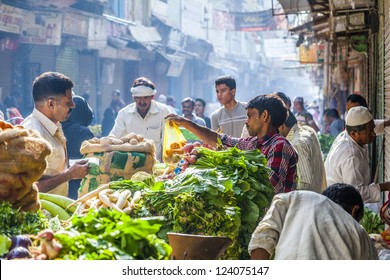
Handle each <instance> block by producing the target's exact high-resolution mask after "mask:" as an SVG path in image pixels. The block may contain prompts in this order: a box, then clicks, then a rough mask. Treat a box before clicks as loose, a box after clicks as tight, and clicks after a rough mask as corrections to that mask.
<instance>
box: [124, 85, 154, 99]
mask: <svg viewBox="0 0 390 280" xmlns="http://www.w3.org/2000/svg"><path fill="white" fill-rule="evenodd" d="M130 91H131V93H132V94H133V96H135V97H145V96H151V95H155V94H156V93H157V90H155V89H152V88H150V87H147V86H136V87H132V88H131V90H130Z"/></svg>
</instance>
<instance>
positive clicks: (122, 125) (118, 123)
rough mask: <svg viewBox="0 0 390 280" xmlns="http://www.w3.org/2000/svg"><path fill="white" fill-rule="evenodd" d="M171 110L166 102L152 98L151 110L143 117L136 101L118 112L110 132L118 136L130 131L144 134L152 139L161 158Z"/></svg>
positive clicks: (157, 155) (158, 156) (146, 137)
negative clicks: (166, 118) (166, 123)
mask: <svg viewBox="0 0 390 280" xmlns="http://www.w3.org/2000/svg"><path fill="white" fill-rule="evenodd" d="M169 114H170V110H169V109H168V107H167V106H166V105H165V104H162V103H159V102H156V101H154V100H152V103H151V105H150V108H149V111H148V113H147V114H146V116H145V118H142V117H141V115H140V114H139V113H138V111H137V107H136V104H135V103H132V104H130V105H127V106H126V107H125V108H123V109H122V110H120V111H119V112H118V116H117V118H116V120H115V124H114V127H113V128H112V130H111V132H110V134H112V135H115V136H116V137H117V138H120V137H123V136H126V135H127V134H129V133H132V132H133V133H136V134H142V135H143V136H144V138H145V139H151V140H153V141H154V144H155V145H156V157H157V159H158V160H161V156H162V145H163V139H164V128H165V117H166V116H167V115H169Z"/></svg>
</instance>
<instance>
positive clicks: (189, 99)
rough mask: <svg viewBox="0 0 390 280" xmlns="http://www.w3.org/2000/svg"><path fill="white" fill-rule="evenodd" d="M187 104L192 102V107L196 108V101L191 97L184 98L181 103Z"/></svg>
mask: <svg viewBox="0 0 390 280" xmlns="http://www.w3.org/2000/svg"><path fill="white" fill-rule="evenodd" d="M187 102H190V103H191V104H192V107H194V106H195V101H194V99H192V98H191V97H186V98H184V99H183V100H182V101H181V104H182V105H183V103H187Z"/></svg>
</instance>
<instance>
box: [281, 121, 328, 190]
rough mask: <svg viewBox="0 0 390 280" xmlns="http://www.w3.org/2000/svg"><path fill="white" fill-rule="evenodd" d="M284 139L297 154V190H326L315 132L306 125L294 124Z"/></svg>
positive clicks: (320, 154)
mask: <svg viewBox="0 0 390 280" xmlns="http://www.w3.org/2000/svg"><path fill="white" fill-rule="evenodd" d="M286 138H287V140H289V141H290V142H291V144H292V145H293V146H294V148H295V150H296V151H297V153H298V163H297V172H298V184H297V189H299V190H309V191H314V192H317V193H322V191H323V190H324V189H325V188H326V176H325V168H324V161H323V159H322V152H321V146H320V143H319V141H318V138H317V134H316V132H315V131H314V129H312V128H311V127H309V126H307V125H298V124H295V125H294V126H293V127H292V128H291V130H290V132H289V134H288V135H287V137H286Z"/></svg>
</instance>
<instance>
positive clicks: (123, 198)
mask: <svg viewBox="0 0 390 280" xmlns="http://www.w3.org/2000/svg"><path fill="white" fill-rule="evenodd" d="M130 196H131V191H130V190H124V191H122V192H121V193H120V195H119V197H118V201H117V202H116V206H117V207H118V208H119V209H123V207H124V206H125V204H126V201H127V199H128V198H129V197H130Z"/></svg>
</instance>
